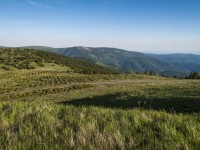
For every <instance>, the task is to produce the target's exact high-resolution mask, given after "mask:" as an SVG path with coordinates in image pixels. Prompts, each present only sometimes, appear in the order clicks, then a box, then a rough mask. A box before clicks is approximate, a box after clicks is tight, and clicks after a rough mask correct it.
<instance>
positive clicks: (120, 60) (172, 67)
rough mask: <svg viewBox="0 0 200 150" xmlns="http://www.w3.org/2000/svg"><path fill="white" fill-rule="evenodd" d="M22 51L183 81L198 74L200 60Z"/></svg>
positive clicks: (95, 51) (101, 50)
mask: <svg viewBox="0 0 200 150" xmlns="http://www.w3.org/2000/svg"><path fill="white" fill-rule="evenodd" d="M22 48H26V49H36V50H44V51H50V52H54V53H58V54H62V55H65V56H68V57H75V58H79V59H82V60H86V61H88V62H90V63H93V64H97V65H100V66H103V67H109V68H114V69H118V70H121V71H123V72H144V71H145V70H147V71H154V72H157V73H159V74H161V75H164V76H180V77H185V76H187V75H188V74H189V72H191V71H194V70H196V71H198V72H200V56H199V55H193V54H169V55H157V54H144V53H140V52H134V51H126V50H123V49H117V48H106V47H98V48H92V47H83V46H77V47H69V48H52V47H45V46H28V47H22Z"/></svg>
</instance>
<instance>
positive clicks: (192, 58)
mask: <svg viewBox="0 0 200 150" xmlns="http://www.w3.org/2000/svg"><path fill="white" fill-rule="evenodd" d="M150 55H151V56H152V57H154V58H156V59H158V60H162V61H164V62H166V63H168V64H171V65H175V66H177V67H179V68H182V69H184V70H185V71H198V72H200V55H195V54H179V53H177V54H166V55H163V54H160V55H155V54H150Z"/></svg>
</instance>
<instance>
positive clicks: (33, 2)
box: [27, 0, 44, 7]
mask: <svg viewBox="0 0 200 150" xmlns="http://www.w3.org/2000/svg"><path fill="white" fill-rule="evenodd" d="M27 2H28V3H29V4H30V5H32V6H36V7H43V6H44V5H43V4H41V3H39V2H36V1H33V0H28V1H27Z"/></svg>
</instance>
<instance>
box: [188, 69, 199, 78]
mask: <svg viewBox="0 0 200 150" xmlns="http://www.w3.org/2000/svg"><path fill="white" fill-rule="evenodd" d="M187 79H200V76H199V73H198V72H197V71H192V72H190V75H189V76H188V77H187Z"/></svg>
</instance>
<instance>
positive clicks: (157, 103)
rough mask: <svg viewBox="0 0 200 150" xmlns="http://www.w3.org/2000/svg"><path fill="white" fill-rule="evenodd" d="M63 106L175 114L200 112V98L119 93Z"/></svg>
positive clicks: (78, 100) (76, 100) (80, 100)
mask: <svg viewBox="0 0 200 150" xmlns="http://www.w3.org/2000/svg"><path fill="white" fill-rule="evenodd" d="M59 104H62V105H74V106H98V107H105V108H121V109H133V108H142V109H151V110H164V111H167V112H173V113H174V112H175V113H193V112H200V99H199V98H185V97H170V98H145V97H136V96H135V97H130V96H128V94H127V93H117V94H114V95H103V96H97V97H92V98H85V99H75V100H71V101H64V102H59Z"/></svg>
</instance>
